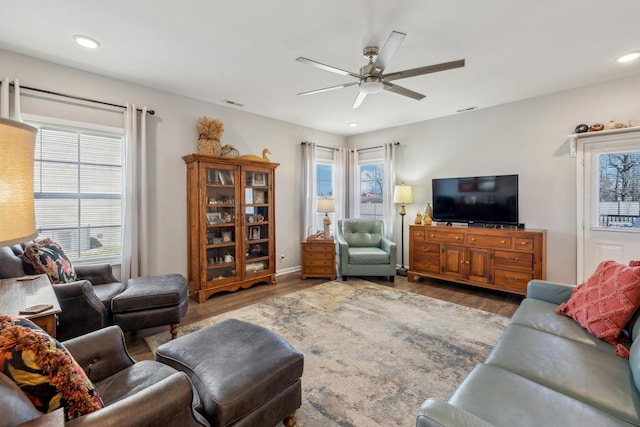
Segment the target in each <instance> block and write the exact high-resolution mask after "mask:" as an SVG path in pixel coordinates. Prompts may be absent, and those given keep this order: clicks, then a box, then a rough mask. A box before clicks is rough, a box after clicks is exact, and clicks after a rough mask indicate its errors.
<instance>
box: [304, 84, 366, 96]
mask: <svg viewBox="0 0 640 427" xmlns="http://www.w3.org/2000/svg"><path fill="white" fill-rule="evenodd" d="M359 83H360V82H353V83H345V84H343V85H338V86H331V87H325V88H324V89H316V90H310V91H308V92H300V93H299V94H298V96H304V95H313V94H314V93H322V92H328V91H330V90H334V89H342V88H343V87H349V86H355V85H357V84H359Z"/></svg>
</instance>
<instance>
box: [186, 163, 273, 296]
mask: <svg viewBox="0 0 640 427" xmlns="http://www.w3.org/2000/svg"><path fill="white" fill-rule="evenodd" d="M183 160H184V161H185V163H186V164H187V226H188V230H189V231H188V264H189V293H190V295H191V296H192V297H193V298H194V299H195V300H196V301H198V302H200V303H202V302H205V301H206V300H207V298H209V296H211V295H213V294H214V293H216V292H222V291H237V290H238V289H240V288H245V289H246V288H248V287H250V286H252V285H254V284H256V283H260V282H266V283H275V281H276V280H275V265H276V264H275V252H276V251H275V218H276V217H275V197H274V195H275V169H276V168H277V167H278V166H279V165H278V163H270V162H261V161H251V160H244V159H228V158H222V157H213V156H205V155H200V154H189V155H186V156H184V157H183Z"/></svg>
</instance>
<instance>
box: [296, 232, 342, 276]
mask: <svg viewBox="0 0 640 427" xmlns="http://www.w3.org/2000/svg"><path fill="white" fill-rule="evenodd" d="M300 277H301V278H302V279H306V278H307V277H329V278H330V279H331V280H336V242H335V241H334V240H333V239H331V240H329V239H325V240H307V241H306V242H302V273H301V274H300Z"/></svg>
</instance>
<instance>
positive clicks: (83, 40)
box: [73, 34, 100, 49]
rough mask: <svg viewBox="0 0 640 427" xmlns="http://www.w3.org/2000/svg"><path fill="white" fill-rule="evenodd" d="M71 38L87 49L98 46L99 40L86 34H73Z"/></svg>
mask: <svg viewBox="0 0 640 427" xmlns="http://www.w3.org/2000/svg"><path fill="white" fill-rule="evenodd" d="M73 39H74V40H75V41H76V43H78V44H79V45H80V46H82V47H86V48H87V49H97V48H99V47H100V42H99V41H98V40H96V39H92V38H91V37H88V36H83V35H81V34H76V35H75V36H73Z"/></svg>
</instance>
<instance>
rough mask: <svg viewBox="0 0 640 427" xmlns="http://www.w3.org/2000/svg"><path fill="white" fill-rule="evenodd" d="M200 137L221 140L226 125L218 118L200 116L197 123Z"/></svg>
mask: <svg viewBox="0 0 640 427" xmlns="http://www.w3.org/2000/svg"><path fill="white" fill-rule="evenodd" d="M196 130H197V131H198V138H199V139H215V140H217V141H220V138H222V133H223V132H224V125H223V124H222V122H221V121H220V120H218V119H210V118H208V117H206V116H202V117H199V118H198V122H197V123H196Z"/></svg>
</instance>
